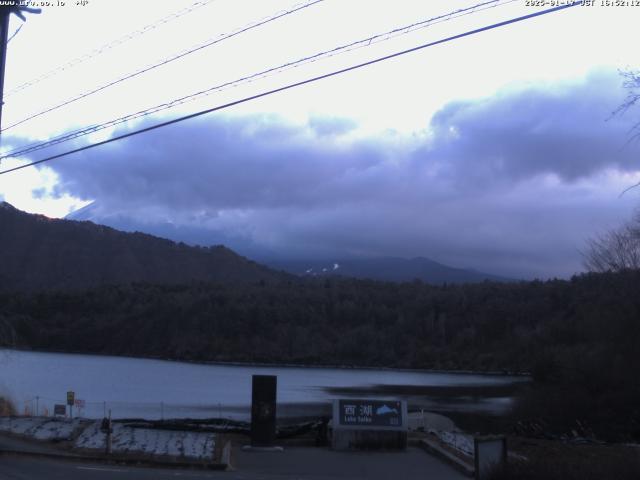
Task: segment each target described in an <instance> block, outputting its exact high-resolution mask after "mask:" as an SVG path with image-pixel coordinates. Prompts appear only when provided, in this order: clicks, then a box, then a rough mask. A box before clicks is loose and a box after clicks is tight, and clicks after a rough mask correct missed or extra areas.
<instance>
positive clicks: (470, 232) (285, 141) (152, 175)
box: [51, 73, 640, 276]
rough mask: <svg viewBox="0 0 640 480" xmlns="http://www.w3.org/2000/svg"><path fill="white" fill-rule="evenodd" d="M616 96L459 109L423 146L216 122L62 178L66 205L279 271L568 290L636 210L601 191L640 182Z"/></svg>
mask: <svg viewBox="0 0 640 480" xmlns="http://www.w3.org/2000/svg"><path fill="white" fill-rule="evenodd" d="M619 84H620V81H619V79H618V77H617V75H616V74H615V73H608V74H604V73H600V74H595V75H592V76H590V77H588V78H587V79H586V80H584V81H583V82H578V83H573V84H564V85H545V86H537V87H536V86H529V87H525V88H516V87H513V88H510V89H507V90H505V91H502V92H499V93H498V94H496V95H495V96H493V97H490V98H486V99H481V100H476V101H464V102H455V103H451V104H448V105H446V106H444V107H443V108H442V109H441V110H440V111H439V112H438V113H437V114H436V115H435V116H434V117H433V119H432V122H431V125H430V126H429V128H428V129H426V130H425V131H424V132H421V133H420V134H417V135H413V136H404V135H400V134H394V133H392V132H388V133H385V134H382V135H378V136H376V137H375V138H364V139H362V138H360V139H357V140H354V139H352V138H350V136H349V135H347V134H349V133H351V132H352V131H353V124H352V122H351V121H349V120H340V119H335V118H327V119H322V118H318V117H313V118H312V119H311V120H310V121H309V123H308V124H307V125H295V124H290V123H287V122H285V121H283V120H282V119H281V118H278V117H276V116H272V115H256V116H249V117H242V118H238V117H223V116H219V117H210V118H208V119H206V120H201V121H197V122H191V123H188V122H186V123H183V124H179V125H176V126H174V127H169V128H166V129H161V130H158V131H155V132H153V133H149V134H143V135H141V136H139V137H135V138H132V139H130V140H127V141H122V142H116V143H114V144H110V145H108V146H105V147H102V148H99V149H95V150H92V151H88V152H85V153H84V154H82V155H77V156H75V157H73V158H69V159H65V160H63V161H59V162H57V163H52V164H51V167H52V168H54V169H55V170H56V172H57V173H58V174H59V176H60V184H59V186H58V190H59V191H60V192H68V193H70V194H72V195H75V196H80V197H82V198H86V199H96V200H97V202H98V203H97V205H99V206H100V209H101V210H102V212H103V214H105V215H106V214H113V213H114V212H116V213H118V214H122V215H129V216H133V217H134V218H137V219H138V220H139V221H147V222H153V221H163V222H169V223H170V224H171V225H177V226H179V225H188V226H194V225H199V226H202V227H204V228H207V229H210V230H211V231H212V232H218V233H219V236H220V238H224V239H228V238H238V239H240V238H242V239H244V240H243V241H244V242H245V243H247V242H250V243H251V244H253V245H255V244H260V245H262V246H263V247H264V248H265V249H268V250H270V251H272V252H276V253H279V254H281V255H290V256H291V255H295V256H297V257H304V256H308V257H310V256H346V255H350V254H366V255H397V256H418V255H423V256H428V257H432V258H435V259H437V260H440V261H443V262H448V263H450V264H453V265H455V266H471V267H474V268H477V269H484V270H486V271H492V272H496V273H502V274H510V275H541V276H547V275H554V274H567V273H571V272H572V271H575V270H576V269H577V268H579V255H578V254H577V248H579V247H580V246H581V245H582V241H583V240H584V238H585V237H586V236H588V235H589V234H591V233H592V232H593V229H594V228H595V226H597V225H604V224H606V222H611V221H612V219H614V220H617V219H622V218H623V217H624V214H625V212H626V211H627V210H625V209H627V208H628V207H629V201H628V200H623V201H616V199H615V196H611V197H608V198H606V199H605V200H602V191H603V189H604V188H605V187H599V186H598V185H597V182H601V181H604V180H603V178H605V176H606V175H605V174H606V172H610V171H621V172H636V171H638V165H639V164H638V160H640V155H639V153H640V152H639V151H638V148H637V146H634V145H630V146H627V147H625V142H626V140H627V136H626V135H627V132H628V129H629V127H630V125H631V120H632V118H631V117H628V118H627V117H622V118H620V117H615V118H613V119H610V120H609V121H606V120H607V118H609V117H610V112H611V111H613V110H614V109H615V108H616V107H617V105H618V103H619V101H620V99H621V98H622V96H623V95H622V92H621V91H620V88H619ZM345 135H346V136H345ZM605 190H606V189H605ZM616 193H617V192H616ZM625 202H626V203H625ZM241 243H242V242H240V241H239V244H241ZM231 246H232V247H233V246H234V245H231Z"/></svg>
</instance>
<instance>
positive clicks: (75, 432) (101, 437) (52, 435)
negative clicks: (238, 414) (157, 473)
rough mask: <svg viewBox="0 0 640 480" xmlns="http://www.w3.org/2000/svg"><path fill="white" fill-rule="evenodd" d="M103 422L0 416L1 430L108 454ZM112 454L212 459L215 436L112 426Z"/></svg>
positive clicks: (201, 433) (203, 433)
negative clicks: (65, 441) (101, 426)
mask: <svg viewBox="0 0 640 480" xmlns="http://www.w3.org/2000/svg"><path fill="white" fill-rule="evenodd" d="M100 424H101V421H100V420H87V419H73V420H71V419H66V418H51V417H49V418H48V417H0V431H3V432H10V433H14V434H19V435H24V436H25V437H30V438H35V439H37V440H48V441H52V442H55V441H61V440H71V441H73V446H74V448H77V449H87V450H96V451H99V452H104V451H105V442H106V436H105V434H104V433H103V432H102V431H101V430H100ZM111 447H112V451H113V453H128V454H135V453H139V454H143V455H155V456H157V455H159V456H165V455H168V456H172V457H178V458H184V459H186V460H194V459H197V460H209V461H211V460H212V459H213V454H214V447H215V434H213V433H205V432H188V431H178V430H160V429H154V428H134V427H131V426H128V425H126V424H124V423H119V422H114V423H113V436H112V442H111Z"/></svg>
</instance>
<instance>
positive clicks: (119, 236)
mask: <svg viewBox="0 0 640 480" xmlns="http://www.w3.org/2000/svg"><path fill="white" fill-rule="evenodd" d="M0 246H1V247H0V289H2V290H40V289H79V288H86V287H92V286H96V285H103V284H122V283H131V282H141V281H144V282H153V283H168V284H177V283H186V282H190V281H220V282H257V281H260V280H274V279H280V278H284V277H286V274H283V273H280V272H275V271H273V270H271V269H269V268H267V267H265V266H262V265H259V264H257V263H255V262H253V261H250V260H248V259H246V258H244V257H241V256H239V255H237V254H236V253H234V252H233V251H231V250H229V249H228V248H226V247H224V246H221V245H219V246H214V247H206V248H205V247H191V246H188V245H185V244H183V243H175V242H173V241H171V240H166V239H162V238H158V237H154V236H151V235H147V234H144V233H125V232H121V231H118V230H115V229H113V228H109V227H105V226H102V225H96V224H94V223H91V222H78V221H71V220H59V219H51V218H48V217H45V216H43V215H32V214H29V213H25V212H22V211H20V210H18V209H16V208H14V207H13V206H11V205H10V204H8V203H6V202H1V203H0Z"/></svg>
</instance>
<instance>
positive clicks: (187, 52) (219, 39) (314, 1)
mask: <svg viewBox="0 0 640 480" xmlns="http://www.w3.org/2000/svg"><path fill="white" fill-rule="evenodd" d="M323 1H324V0H309V1H307V2H306V3H304V4H298V5H296V6H294V7H292V8H291V9H289V10H286V11H284V12H280V13H277V14H275V15H272V16H271V17H267V18H266V19H263V20H260V21H258V22H256V23H251V24H249V25H248V26H246V27H242V28H240V29H237V30H234V31H233V32H231V33H228V34H221V35H218V36H217V37H215V40H207V41H206V42H204V43H202V44H199V45H197V46H195V47H193V48H190V49H187V50H184V51H182V52H180V53H178V54H176V55H174V56H172V57H169V58H167V59H165V60H162V61H161V62H158V63H155V64H152V65H148V66H146V67H143V68H141V69H139V70H135V71H134V72H131V73H128V74H127V75H125V76H124V77H120V78H118V79H116V80H112V81H110V82H108V83H105V84H103V85H101V86H99V87H96V88H93V89H91V90H88V91H86V92H84V93H81V94H79V95H76V96H74V97H71V98H68V99H67V100H65V101H63V102H61V103H58V104H56V105H53V106H51V107H48V108H46V109H44V110H41V111H40V112H38V113H34V114H32V115H30V116H28V117H26V118H23V119H22V120H19V121H17V122H15V123H12V124H11V125H9V126H7V127H6V128H4V129H3V130H2V131H3V132H4V131H7V130H9V129H11V128H13V127H16V126H18V125H21V124H23V123H25V122H28V121H29V120H32V119H34V118H37V117H40V116H42V115H45V114H46V113H50V112H52V111H54V110H57V109H59V108H62V107H64V106H66V105H69V104H71V103H74V102H77V101H78V100H82V99H83V98H86V97H89V96H91V95H93V94H95V93H98V92H101V91H102V90H105V89H107V88H109V87H112V86H114V85H117V84H119V83H122V82H125V81H127V80H130V79H132V78H134V77H137V76H138V75H142V74H143V73H146V72H149V71H151V70H154V69H156V68H158V67H161V66H163V65H167V64H168V63H171V62H173V61H175V60H178V59H180V58H183V57H186V56H187V55H190V54H192V53H194V52H197V51H200V50H202V49H204V48H207V47H210V46H212V45H215V44H217V43H220V42H223V41H224V40H228V39H229V38H233V37H235V36H237V35H240V34H242V33H245V32H247V31H249V30H252V29H254V28H258V27H260V26H262V25H265V24H267V23H270V22H274V21H275V20H278V19H280V18H282V17H285V16H287V15H291V14H293V13H295V12H298V11H300V10H304V9H305V8H309V7H311V6H312V5H315V4H317V3H321V2H323Z"/></svg>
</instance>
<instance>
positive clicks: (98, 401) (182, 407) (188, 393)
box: [0, 349, 523, 419]
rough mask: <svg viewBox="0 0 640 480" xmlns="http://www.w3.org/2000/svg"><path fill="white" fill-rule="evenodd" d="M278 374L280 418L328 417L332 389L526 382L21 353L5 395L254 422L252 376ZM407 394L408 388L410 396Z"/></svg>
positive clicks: (85, 412)
mask: <svg viewBox="0 0 640 480" xmlns="http://www.w3.org/2000/svg"><path fill="white" fill-rule="evenodd" d="M254 374H262V375H277V376H278V404H279V410H278V412H279V416H298V415H305V414H309V415H314V414H317V413H320V412H326V411H327V410H326V406H327V405H328V404H329V401H330V400H331V399H333V398H338V397H344V396H345V395H344V394H331V393H329V392H328V391H327V390H326V389H327V388H335V387H350V388H352V387H355V388H368V387H371V386H376V385H390V386H394V385H397V386H407V385H413V386H474V385H483V386H495V385H505V384H513V383H517V382H522V381H523V379H522V378H521V377H510V376H499V375H475V374H451V373H431V372H420V371H407V370H375V369H339V368H310V367H308V368H305V367H263V366H232V365H203V364H193V363H183V362H172V361H162V360H148V359H139V358H128V357H109V356H98V355H79V354H63V353H39V352H22V351H15V350H1V349H0V394H2V395H6V396H8V397H9V398H11V399H12V400H13V401H14V403H15V405H16V406H17V407H18V409H19V410H20V411H21V413H22V412H23V411H25V410H27V411H31V412H35V410H36V408H37V409H38V411H39V413H40V414H43V413H49V414H50V413H51V412H52V411H53V405H54V404H56V403H65V399H66V392H67V391H68V390H73V391H74V392H75V395H76V398H77V399H80V400H83V401H84V406H83V407H82V408H81V410H80V411H79V412H78V408H76V414H77V413H80V414H81V415H82V416H85V417H102V416H103V415H104V413H105V412H106V411H108V410H111V411H112V415H113V416H114V417H116V418H132V417H137V418H139V417H144V418H161V417H164V418H184V417H191V418H207V417H219V416H222V417H228V418H235V419H247V418H248V416H249V405H250V402H251V376H252V375H254ZM403 392H406V389H404V390H403ZM384 397H385V398H398V399H406V400H408V401H409V405H410V408H411V407H413V408H425V409H427V410H433V411H455V410H465V411H478V412H491V413H498V414H499V413H502V412H504V411H506V409H508V407H509V405H510V403H511V398H510V397H482V396H473V397H453V398H444V399H443V398H441V397H439V398H430V397H428V396H425V395H407V394H406V393H399V392H398V393H394V392H393V388H390V389H387V391H386V392H385V394H384Z"/></svg>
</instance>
